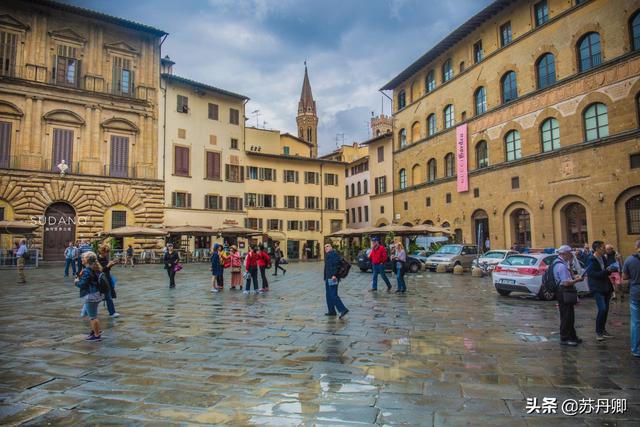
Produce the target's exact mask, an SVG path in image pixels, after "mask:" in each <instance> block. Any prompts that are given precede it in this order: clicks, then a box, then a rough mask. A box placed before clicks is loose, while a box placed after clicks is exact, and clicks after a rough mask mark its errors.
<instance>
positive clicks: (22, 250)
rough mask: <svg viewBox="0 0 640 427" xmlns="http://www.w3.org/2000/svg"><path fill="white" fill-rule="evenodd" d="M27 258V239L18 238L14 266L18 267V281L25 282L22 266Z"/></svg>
mask: <svg viewBox="0 0 640 427" xmlns="http://www.w3.org/2000/svg"><path fill="white" fill-rule="evenodd" d="M28 259H29V248H28V247H27V239H20V244H19V246H18V250H17V251H16V267H17V269H18V283H19V284H23V283H27V278H26V276H25V275H24V266H25V264H26V263H27V260H28Z"/></svg>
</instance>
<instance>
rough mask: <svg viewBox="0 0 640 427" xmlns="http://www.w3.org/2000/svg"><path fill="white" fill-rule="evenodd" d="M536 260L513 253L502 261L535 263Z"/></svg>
mask: <svg viewBox="0 0 640 427" xmlns="http://www.w3.org/2000/svg"><path fill="white" fill-rule="evenodd" d="M537 262H538V260H537V259H536V258H533V257H530V256H520V255H514V256H510V257H509V258H507V259H505V260H504V261H503V264H506V265H536V263H537Z"/></svg>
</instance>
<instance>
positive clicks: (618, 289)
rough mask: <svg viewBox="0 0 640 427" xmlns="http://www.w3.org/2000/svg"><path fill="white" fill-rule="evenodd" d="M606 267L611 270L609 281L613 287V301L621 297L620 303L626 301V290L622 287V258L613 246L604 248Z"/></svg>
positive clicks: (608, 245)
mask: <svg viewBox="0 0 640 427" xmlns="http://www.w3.org/2000/svg"><path fill="white" fill-rule="evenodd" d="M603 259H604V265H605V267H606V268H607V270H609V272H610V275H609V280H611V285H612V286H613V293H612V294H611V299H612V300H616V299H617V297H618V296H620V301H622V300H623V299H624V289H623V287H622V274H621V271H622V264H623V263H622V257H621V256H620V254H618V253H617V252H616V250H615V249H614V248H613V245H610V244H606V245H605V246H604V255H603Z"/></svg>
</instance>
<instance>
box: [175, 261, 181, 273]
mask: <svg viewBox="0 0 640 427" xmlns="http://www.w3.org/2000/svg"><path fill="white" fill-rule="evenodd" d="M180 270H182V264H180V263H179V262H177V263H176V264H175V265H174V266H173V272H174V273H177V272H178V271H180Z"/></svg>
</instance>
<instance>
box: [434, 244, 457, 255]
mask: <svg viewBox="0 0 640 427" xmlns="http://www.w3.org/2000/svg"><path fill="white" fill-rule="evenodd" d="M460 250H462V246H457V245H444V246H443V247H441V248H440V249H438V252H436V253H438V254H444V255H457V254H459V253H460Z"/></svg>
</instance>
